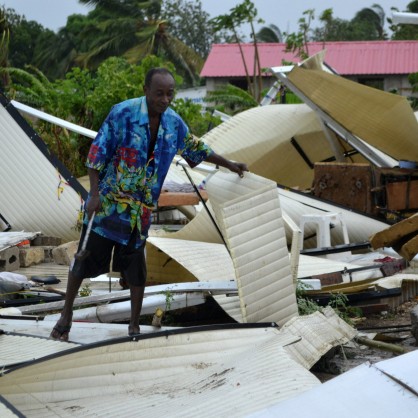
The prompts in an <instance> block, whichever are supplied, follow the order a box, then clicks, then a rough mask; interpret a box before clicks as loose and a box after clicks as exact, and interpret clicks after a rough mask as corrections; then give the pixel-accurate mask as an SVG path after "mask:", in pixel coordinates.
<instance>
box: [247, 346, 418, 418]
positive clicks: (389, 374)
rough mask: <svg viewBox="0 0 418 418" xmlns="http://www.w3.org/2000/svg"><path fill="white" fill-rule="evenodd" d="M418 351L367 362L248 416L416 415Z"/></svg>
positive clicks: (386, 417)
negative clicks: (372, 362)
mask: <svg viewBox="0 0 418 418" xmlns="http://www.w3.org/2000/svg"><path fill="white" fill-rule="evenodd" d="M417 393H418V351H417V350H415V351H413V352H411V353H408V354H403V355H401V356H398V357H395V358H392V359H389V360H383V361H379V362H377V363H375V364H370V363H365V364H362V365H361V366H358V367H356V368H354V369H352V370H350V371H348V372H346V373H344V374H342V375H340V376H337V377H335V378H334V379H332V380H329V381H328V382H325V383H324V384H323V385H321V386H318V387H316V388H313V389H312V390H310V391H307V392H305V393H303V394H301V395H299V396H296V397H294V398H292V399H289V400H285V401H283V402H280V403H277V404H276V405H273V406H271V407H267V408H265V409H262V410H260V411H258V412H256V413H253V414H249V415H245V416H246V417H247V418H274V417H292V418H305V417H308V416H309V417H310V418H324V417H328V416H330V414H332V416H336V417H341V418H351V417H356V418H370V417H380V418H392V417H405V418H415V417H416V416H417V409H418V395H417Z"/></svg>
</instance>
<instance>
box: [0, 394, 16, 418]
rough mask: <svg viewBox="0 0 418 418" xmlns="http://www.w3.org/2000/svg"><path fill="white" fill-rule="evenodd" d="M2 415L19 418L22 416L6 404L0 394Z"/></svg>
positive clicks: (0, 414)
mask: <svg viewBox="0 0 418 418" xmlns="http://www.w3.org/2000/svg"><path fill="white" fill-rule="evenodd" d="M0 417H1V418H17V417H21V415H17V414H16V413H14V412H13V411H12V409H11V408H9V407H8V406H7V405H5V404H4V403H3V401H2V399H1V396H0Z"/></svg>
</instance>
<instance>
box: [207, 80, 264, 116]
mask: <svg viewBox="0 0 418 418" xmlns="http://www.w3.org/2000/svg"><path fill="white" fill-rule="evenodd" d="M205 101H206V102H208V103H213V104H215V108H216V109H217V110H220V111H222V112H225V113H228V114H230V115H235V114H237V113H240V112H242V111H243V110H246V109H250V108H252V107H256V106H258V104H259V102H258V101H257V100H256V99H254V97H253V96H252V95H251V94H250V93H249V92H248V91H245V90H243V89H240V88H239V87H236V86H233V85H232V84H226V85H225V86H221V87H220V88H218V89H216V90H213V91H208V92H207V94H206V98H205Z"/></svg>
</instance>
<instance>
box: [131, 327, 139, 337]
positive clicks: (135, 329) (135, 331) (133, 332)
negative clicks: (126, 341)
mask: <svg viewBox="0 0 418 418" xmlns="http://www.w3.org/2000/svg"><path fill="white" fill-rule="evenodd" d="M139 331H140V329H139V325H129V327H128V335H129V336H130V337H134V336H135V335H139V334H140V332H139Z"/></svg>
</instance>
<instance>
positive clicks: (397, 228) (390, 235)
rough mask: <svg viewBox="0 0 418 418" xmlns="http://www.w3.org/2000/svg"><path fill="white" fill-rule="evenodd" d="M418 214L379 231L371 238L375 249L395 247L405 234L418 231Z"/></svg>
mask: <svg viewBox="0 0 418 418" xmlns="http://www.w3.org/2000/svg"><path fill="white" fill-rule="evenodd" d="M417 215H418V214H415V215H413V216H410V217H409V218H407V219H403V220H402V221H400V222H398V223H396V224H394V225H391V226H390V227H388V228H386V229H384V230H383V231H379V232H377V233H376V234H374V235H373V236H372V237H371V238H370V244H371V246H372V248H373V249H377V248H383V247H393V246H396V244H397V243H398V242H399V241H400V240H401V239H402V238H403V237H405V236H407V235H410V234H413V233H418V216H417Z"/></svg>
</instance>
